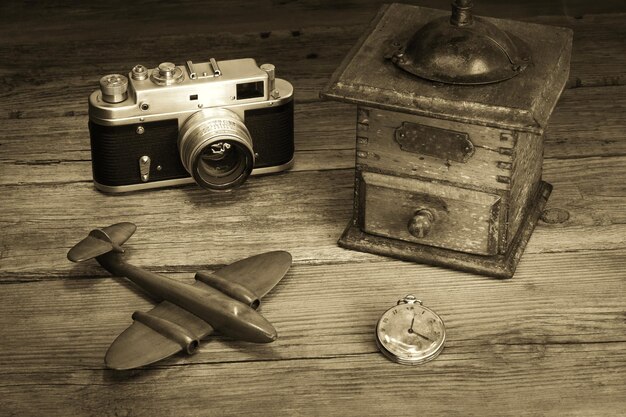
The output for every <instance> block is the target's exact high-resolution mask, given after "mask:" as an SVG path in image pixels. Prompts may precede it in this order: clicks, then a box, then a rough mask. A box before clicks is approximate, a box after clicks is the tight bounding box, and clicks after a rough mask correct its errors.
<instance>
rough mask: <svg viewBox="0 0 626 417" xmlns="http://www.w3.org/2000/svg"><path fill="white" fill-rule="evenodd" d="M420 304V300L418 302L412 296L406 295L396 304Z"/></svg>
mask: <svg viewBox="0 0 626 417" xmlns="http://www.w3.org/2000/svg"><path fill="white" fill-rule="evenodd" d="M415 303H418V304H420V305H421V304H422V301H421V300H418V299H417V298H416V297H415V296H414V295H411V294H409V295H406V296H405V297H404V298H403V299H402V300H398V304H415Z"/></svg>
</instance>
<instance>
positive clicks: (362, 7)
mask: <svg viewBox="0 0 626 417" xmlns="http://www.w3.org/2000/svg"><path fill="white" fill-rule="evenodd" d="M383 3H385V1H382V0H373V1H372V0H360V1H350V2H343V3H342V4H341V7H339V6H338V5H337V2H335V1H332V0H325V1H311V0H309V1H297V2H292V1H280V2H276V1H270V0H265V1H256V0H245V1H242V0H240V1H237V2H226V3H225V2H215V1H213V2H203V1H188V2H185V3H184V4H177V5H169V4H164V3H162V2H159V1H155V0H152V1H142V2H141V3H137V4H129V3H128V2H124V1H113V2H108V3H107V8H106V10H104V9H102V7H101V6H100V5H98V4H97V3H94V4H89V3H81V4H74V5H73V4H71V2H70V3H69V4H67V2H46V3H41V4H36V5H35V4H30V3H21V2H5V3H3V4H2V7H1V8H0V22H1V23H2V25H0V28H1V29H0V42H1V43H14V42H32V40H33V39H52V40H55V41H71V40H76V39H77V38H78V39H81V40H85V41H87V40H92V39H102V37H103V36H117V37H120V38H128V37H132V36H136V35H137V34H138V33H140V34H144V33H146V34H147V33H149V34H155V33H157V34H163V33H202V32H206V31H209V30H210V31H212V32H238V31H243V30H247V31H259V32H262V33H267V32H268V31H271V30H276V29H292V30H294V29H299V28H302V27H305V26H312V25H315V26H317V25H320V24H325V25H328V26H342V25H350V24H358V23H367V22H368V21H369V20H370V19H371V18H372V16H373V15H374V14H375V13H376V11H377V10H378V9H379V8H380V6H381V5H382V4H383ZM405 3H412V4H416V5H420V6H424V7H433V8H440V9H447V8H448V4H447V3H446V2H442V1H441V0H412V1H405ZM474 10H475V12H476V14H479V15H480V14H484V15H487V16H495V17H502V18H521V17H528V16H542V15H561V16H570V17H580V16H582V15H586V14H599V13H616V12H625V11H626V8H625V7H624V4H623V2H621V1H619V0H604V1H595V2H589V1H586V0H568V1H561V2H546V1H541V0H526V1H523V2H515V3H510V2H502V1H499V0H483V1H481V2H479V3H477V4H476V6H475V9H474ZM25 27H28V29H29V30H28V31H25V30H24V28H25Z"/></svg>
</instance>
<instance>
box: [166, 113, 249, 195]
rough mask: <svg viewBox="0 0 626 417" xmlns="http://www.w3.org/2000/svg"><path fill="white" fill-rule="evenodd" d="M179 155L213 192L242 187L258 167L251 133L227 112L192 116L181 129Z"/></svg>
mask: <svg viewBox="0 0 626 417" xmlns="http://www.w3.org/2000/svg"><path fill="white" fill-rule="evenodd" d="M178 151H179V153H180V159H181V161H182V163H183V166H184V167H185V169H186V170H187V172H189V174H191V176H192V177H193V179H194V180H195V181H196V182H197V183H198V185H200V186H201V187H204V188H207V189H209V190H215V191H226V190H230V189H233V188H235V187H238V186H240V185H241V184H243V183H244V182H245V180H246V179H247V178H248V176H249V175H250V173H251V172H252V168H253V167H254V151H253V149H252V139H251V137H250V132H248V129H247V128H246V126H245V124H244V123H243V121H242V120H241V118H240V117H239V116H238V115H237V114H235V113H234V112H232V111H230V110H226V109H219V108H216V109H205V110H201V111H198V112H196V113H194V114H193V115H191V116H190V117H189V118H188V119H187V120H186V121H185V123H184V124H183V126H182V127H181V129H180V132H179V135H178Z"/></svg>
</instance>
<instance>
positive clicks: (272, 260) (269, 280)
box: [213, 251, 291, 298]
mask: <svg viewBox="0 0 626 417" xmlns="http://www.w3.org/2000/svg"><path fill="white" fill-rule="evenodd" d="M290 267H291V254H290V253H289V252H285V251H274V252H266V253H262V254H260V255H255V256H251V257H249V258H246V259H242V260H240V261H237V262H233V263H232V264H230V265H227V266H225V267H223V268H222V269H220V270H218V271H216V272H213V274H214V275H218V276H220V277H222V278H226V279H228V280H230V281H233V282H235V283H237V284H239V285H242V286H244V287H246V288H247V289H249V290H250V291H252V292H253V293H255V294H256V295H257V296H259V298H261V297H264V296H265V294H267V293H268V292H270V290H271V289H272V288H274V286H275V285H276V284H278V282H279V281H280V280H281V279H283V277H284V276H285V274H286V273H287V271H288V270H289V268H290Z"/></svg>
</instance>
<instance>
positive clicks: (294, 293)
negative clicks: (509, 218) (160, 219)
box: [0, 250, 626, 416]
mask: <svg viewBox="0 0 626 417" xmlns="http://www.w3.org/2000/svg"><path fill="white" fill-rule="evenodd" d="M625 254H626V252H625V251H624V250H619V251H609V252H605V253H603V255H602V256H598V253H597V252H595V251H592V252H584V253H578V254H574V253H570V254H545V255H537V256H532V257H527V258H526V259H525V260H524V261H522V264H521V265H520V268H519V270H518V275H517V276H516V277H515V278H514V279H513V280H509V281H497V280H488V279H485V278H483V277H477V276H472V275H469V274H462V273H459V272H455V271H448V270H444V269H441V268H429V267H425V266H420V265H412V264H409V263H404V262H399V261H392V263H384V265H383V264H381V263H378V262H376V263H369V264H345V265H311V266H296V267H294V268H293V269H292V271H291V272H290V273H289V274H288V276H287V277H286V278H285V280H284V281H283V282H281V283H280V284H279V286H278V287H277V288H276V290H275V292H273V293H271V294H270V296H269V298H268V299H267V300H266V303H265V304H264V305H263V306H262V311H263V314H264V315H265V316H266V317H267V318H268V319H269V320H271V321H272V322H273V323H274V324H275V325H276V327H277V328H278V330H279V334H280V337H279V339H278V340H277V341H276V342H274V343H273V344H270V345H252V344H245V343H241V342H232V341H227V340H225V339H223V338H219V337H218V338H217V340H214V341H212V342H210V343H205V344H203V346H202V348H201V349H200V351H199V352H198V353H197V354H195V355H193V356H189V357H186V356H179V357H175V358H172V359H169V360H167V361H165V362H162V363H161V364H160V365H157V366H154V367H151V368H149V369H148V370H145V371H133V372H123V373H116V372H112V371H106V370H104V369H103V365H102V357H103V354H104V351H105V350H106V347H107V346H108V344H109V343H110V341H111V340H112V339H113V338H114V337H115V335H116V334H117V333H119V332H120V331H121V330H122V329H123V328H124V327H125V326H126V325H127V324H129V323H130V318H129V315H130V313H131V312H132V311H134V310H135V309H147V308H148V307H149V305H150V303H148V302H147V301H146V300H145V299H143V298H142V297H141V296H140V295H139V294H138V293H137V292H136V291H134V290H131V289H130V288H129V286H128V285H127V284H124V283H121V282H118V281H116V280H113V279H95V280H94V279H85V280H55V281H40V282H31V283H22V284H19V285H5V286H4V287H3V291H2V292H0V301H1V302H0V313H1V314H0V327H1V328H2V329H3V338H2V339H0V350H1V351H2V352H3V355H2V357H0V365H1V366H0V380H2V381H3V382H2V383H0V396H2V398H3V407H4V408H3V411H4V412H7V413H8V415H11V413H16V414H20V415H25V414H26V415H31V414H36V415H41V414H45V415H73V414H81V415H103V413H110V414H111V415H115V414H120V413H123V412H124V411H126V412H128V413H130V414H131V415H144V413H146V414H145V415H164V414H170V411H173V410H174V409H176V411H177V414H178V415H181V414H182V415H186V414H189V415H194V414H197V413H198V412H200V410H202V412H203V414H204V413H208V414H209V415H228V414H229V413H233V415H239V414H245V413H246V412H249V411H250V407H252V406H251V404H254V405H255V407H259V404H262V407H266V408H261V409H262V410H265V409H267V410H272V409H274V407H278V408H279V409H280V410H281V411H282V412H286V413H287V414H290V412H289V411H288V410H298V413H299V415H326V412H329V413H330V414H333V412H341V414H342V415H344V414H345V415H363V413H365V414H369V412H371V415H380V414H381V413H382V409H381V408H379V407H384V408H385V411H386V412H390V411H392V412H393V414H398V415H414V409H415V407H419V404H423V407H428V408H429V410H430V412H434V413H435V414H436V411H438V410H440V409H439V408H437V407H445V408H442V409H441V410H440V411H447V412H450V411H451V410H456V411H458V412H459V413H462V414H463V415H488V414H497V415H529V416H532V415H537V413H539V414H541V415H563V413H566V414H567V413H568V412H569V411H572V412H573V414H576V412H578V413H582V414H580V415H588V413H587V412H594V411H598V410H600V411H601V413H602V415H619V412H621V411H622V410H620V409H619V407H620V404H621V401H622V400H621V398H623V394H624V393H625V392H626V391H625V390H626V388H625V387H626V384H625V383H626V374H624V372H623V369H624V366H625V365H626V356H625V353H624V352H625V350H624V348H625V347H626V339H625V338H624V334H626V322H624V320H623V314H624V309H625V307H626V306H625V302H626V301H625V300H624V297H623V296H622V295H623V293H624V289H625V288H624V285H625V281H624V276H618V275H616V274H615V270H624V267H625V266H626V265H625V262H626V261H625V260H626V256H624V255H625ZM175 276H176V277H178V278H179V279H182V280H185V281H189V280H190V279H191V277H190V275H189V274H187V275H186V276H185V275H184V274H176V275H175ZM417 277H419V278H417ZM548 277H550V278H548ZM573 283H575V284H576V285H573ZM355 291H358V296H357V297H355ZM407 291H409V292H413V291H415V292H416V293H417V294H419V296H420V298H422V299H423V300H424V301H425V303H426V304H427V305H429V306H430V307H432V308H434V309H436V310H437V311H438V312H439V313H440V314H441V315H442V317H443V319H444V321H445V322H446V325H447V329H448V342H447V345H446V348H445V350H444V352H443V353H442V355H441V356H440V357H439V358H438V359H437V360H436V361H434V362H432V363H430V364H428V365H425V366H421V367H414V368H411V367H409V368H398V367H397V365H394V364H391V363H390V362H388V361H387V360H386V359H384V358H383V357H382V355H380V354H378V353H377V351H376V347H375V345H374V341H373V328H374V324H375V322H376V319H377V317H378V315H379V314H380V313H381V312H382V311H384V310H385V309H386V308H388V306H390V305H392V304H393V302H394V301H395V300H396V299H397V298H398V297H400V296H402V295H404V293H406V292H407ZM19 306H28V307H29V310H28V314H26V313H27V312H26V311H24V310H21V309H20V307H19ZM20 310H21V311H20ZM34 337H36V342H35V339H34ZM181 365H184V366H181ZM407 378H408V379H407ZM415 378H417V380H419V383H416V382H415V381H416V380H415ZM98 381H99V382H98ZM166 381H170V383H165V382H166ZM172 381H175V382H172ZM503 385H506V389H502V386H503ZM225 386H228V390H224V387H225ZM268 386H271V387H272V388H271V392H268V391H267V387H268ZM557 387H558V389H557ZM181 392H185V397H187V398H193V401H184V402H181V401H180V393H181ZM201 393H205V394H203V395H201ZM206 393H210V395H206ZM196 394H197V395H196ZM294 394H297V395H294ZM451 396H452V397H455V396H458V399H459V401H461V402H462V403H463V404H462V405H458V407H459V408H458V409H456V408H454V407H457V405H455V404H454V403H455V402H454V401H452V402H450V401H451V398H452V397H451ZM60 397H62V399H61V398H60ZM443 397H445V398H446V399H447V400H446V401H447V402H446V401H444V403H445V404H441V403H440V401H438V400H437V399H442V398H443ZM483 397H489V398H490V399H491V400H490V401H488V402H487V403H484V402H483V401H482V400H481V401H478V400H477V401H476V402H474V400H473V399H478V398H483ZM530 397H532V398H530ZM349 398H350V399H352V400H353V401H356V400H357V399H358V401H356V402H354V403H350V402H346V400H347V399H349ZM27 400H28V401H27ZM277 402H279V404H278V403H277ZM407 403H410V404H413V406H412V407H411V408H410V410H409V409H407V408H406V404H407ZM522 405H523V406H522ZM344 407H345V408H344ZM432 407H435V408H432ZM451 407H452V408H451ZM365 410H367V412H366V411H365ZM526 413H527V414H526ZM107 415H108V414H107Z"/></svg>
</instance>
